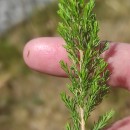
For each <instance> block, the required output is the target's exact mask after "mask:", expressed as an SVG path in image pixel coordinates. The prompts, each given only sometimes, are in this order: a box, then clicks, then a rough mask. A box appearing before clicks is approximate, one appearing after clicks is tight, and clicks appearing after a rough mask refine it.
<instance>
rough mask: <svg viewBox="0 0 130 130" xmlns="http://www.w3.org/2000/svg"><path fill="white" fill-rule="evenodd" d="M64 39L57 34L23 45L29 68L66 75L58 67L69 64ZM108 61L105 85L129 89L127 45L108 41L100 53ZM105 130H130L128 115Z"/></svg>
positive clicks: (129, 52)
mask: <svg viewBox="0 0 130 130" xmlns="http://www.w3.org/2000/svg"><path fill="white" fill-rule="evenodd" d="M63 45H65V41H64V40H63V39H62V38H60V37H44V38H37V39H34V40H31V41H30V42H28V43H27V44H26V46H25V48H24V52H23V57H24V61H25V63H26V64H27V65H28V66H29V67H30V68H32V69H34V70H36V71H39V72H42V73H46V74H50V75H54V76H60V77H65V76H66V74H65V72H64V71H63V70H62V69H61V67H60V64H59V62H60V60H64V61H66V62H67V63H68V64H70V61H69V59H68V57H67V53H66V50H65V49H64V48H63ZM101 57H102V58H104V59H105V61H106V62H107V63H108V69H109V70H110V72H111V75H110V77H109V81H108V84H109V85H110V86H111V87H117V88H118V87H121V88H124V89H127V90H130V80H129V77H130V44H127V43H114V42H113V43H110V47H109V49H108V50H107V51H105V52H104V53H103V54H102V55H101ZM106 130H130V117H127V118H125V119H122V120H120V121H118V122H116V123H115V124H114V125H112V126H111V127H110V128H108V129H106Z"/></svg>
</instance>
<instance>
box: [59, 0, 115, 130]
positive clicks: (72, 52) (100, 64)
mask: <svg viewBox="0 0 130 130" xmlns="http://www.w3.org/2000/svg"><path fill="white" fill-rule="evenodd" d="M94 6H95V1H94V0H89V2H88V3H86V2H85V0H59V11H58V14H59V15H60V17H61V18H62V20H63V21H62V22H60V23H59V27H58V31H59V33H60V35H61V36H62V37H63V38H64V40H65V41H66V45H65V46H64V47H65V49H66V51H67V52H68V57H69V59H70V61H71V63H72V64H71V66H69V65H67V64H66V63H65V62H64V61H61V62H60V63H61V67H62V69H63V70H64V71H65V72H66V74H67V75H68V77H69V79H70V81H71V84H69V85H68V89H69V91H70V92H71V93H72V96H69V95H67V94H66V93H62V94H61V98H62V100H63V101H64V103H65V105H66V107H67V108H68V109H69V111H70V114H71V118H72V123H70V124H67V126H66V130H86V125H87V121H88V118H89V116H90V113H91V112H92V111H93V110H94V109H95V107H96V106H97V105H99V104H100V103H101V102H102V100H103V97H104V96H105V95H106V94H107V93H108V90H109V87H108V86H107V85H106V81H107V80H108V74H109V72H108V70H106V71H104V70H105V68H106V66H107V64H106V63H105V62H104V60H103V59H101V58H100V53H101V52H102V51H104V50H105V49H107V44H106V47H105V48H103V49H101V48H100V49H98V48H99V46H100V39H99V37H98V32H99V27H98V22H97V21H96V16H95V14H94V13H93V9H94ZM112 115H113V112H110V113H106V114H105V115H104V116H102V117H101V118H100V119H99V121H98V122H97V123H95V125H94V127H93V130H100V129H101V128H103V127H104V126H105V125H106V124H107V122H108V120H109V119H110V118H111V117H112Z"/></svg>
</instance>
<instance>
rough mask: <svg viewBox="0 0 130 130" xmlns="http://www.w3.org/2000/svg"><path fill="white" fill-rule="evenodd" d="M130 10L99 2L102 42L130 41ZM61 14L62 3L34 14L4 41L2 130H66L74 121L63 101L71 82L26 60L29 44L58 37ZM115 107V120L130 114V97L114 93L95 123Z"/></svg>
mask: <svg viewBox="0 0 130 130" xmlns="http://www.w3.org/2000/svg"><path fill="white" fill-rule="evenodd" d="M129 9H130V2H129V1H128V0H123V1H122V0H114V1H113V0H109V1H108V0H104V1H102V0H97V6H96V9H95V11H96V13H97V17H98V20H99V22H100V28H101V31H100V37H101V39H102V40H106V39H107V40H110V41H122V42H130V37H129V35H130V29H129V28H130V17H129ZM56 11H57V4H52V5H49V6H48V7H46V8H45V9H42V10H37V11H34V13H33V14H32V16H31V17H30V18H28V20H27V21H25V22H23V23H22V24H20V25H18V26H16V27H14V28H12V29H11V30H10V31H9V32H8V33H7V34H4V35H3V36H2V37H1V38H0V129H1V130H62V129H63V127H64V124H65V122H66V120H67V119H69V116H68V112H67V111H66V108H65V107H64V104H63V103H62V102H61V100H60V98H59V93H60V92H61V91H63V90H65V83H66V82H67V81H68V80H67V79H62V78H57V77H51V76H47V75H43V74H39V73H37V72H34V71H31V70H30V69H28V68H27V67H26V66H25V64H24V62H23V59H22V50H23V47H24V45H25V43H26V42H27V41H28V40H30V39H32V38H35V37H39V36H56V35H57V33H56V28H57V23H58V21H59V19H58V16H57V14H56ZM111 107H112V108H115V110H116V115H115V117H114V118H113V121H114V120H117V119H119V118H121V117H124V116H126V115H128V114H130V111H129V109H130V101H129V93H128V92H126V91H125V90H117V89H113V90H112V92H111V94H110V95H109V96H108V98H107V99H106V100H105V101H104V103H103V104H102V105H101V106H100V108H98V112H96V114H93V115H92V118H91V119H92V120H93V119H97V117H98V114H99V113H102V112H104V111H106V110H108V109H109V108H111ZM90 122H91V121H90ZM90 125H91V123H90Z"/></svg>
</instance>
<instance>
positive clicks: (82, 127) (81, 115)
mask: <svg viewBox="0 0 130 130" xmlns="http://www.w3.org/2000/svg"><path fill="white" fill-rule="evenodd" d="M80 118H81V130H85V121H84V109H83V108H81V107H80Z"/></svg>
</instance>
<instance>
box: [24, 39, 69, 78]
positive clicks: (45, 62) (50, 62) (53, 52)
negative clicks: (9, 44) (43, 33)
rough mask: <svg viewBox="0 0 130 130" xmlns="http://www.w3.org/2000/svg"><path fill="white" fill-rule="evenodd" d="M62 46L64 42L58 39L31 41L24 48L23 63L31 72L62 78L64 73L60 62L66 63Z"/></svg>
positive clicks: (65, 54)
mask: <svg viewBox="0 0 130 130" xmlns="http://www.w3.org/2000/svg"><path fill="white" fill-rule="evenodd" d="M64 44H65V41H64V40H63V39H62V38H60V37H52V38H50V37H44V38H36V39H33V40H31V41H29V42H28V43H27V44H26V45H25V47H24V50H23V58H24V61H25V63H26V64H27V66H29V67H30V68H32V69H33V70H36V71H39V72H42V73H46V74H51V75H56V76H64V75H65V72H64V71H63V70H62V69H61V67H60V64H59V62H60V60H65V61H66V62H68V58H67V53H66V50H65V49H64V48H63V45H64Z"/></svg>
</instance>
